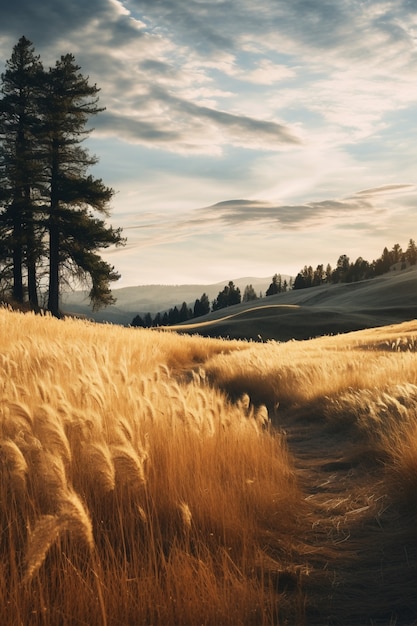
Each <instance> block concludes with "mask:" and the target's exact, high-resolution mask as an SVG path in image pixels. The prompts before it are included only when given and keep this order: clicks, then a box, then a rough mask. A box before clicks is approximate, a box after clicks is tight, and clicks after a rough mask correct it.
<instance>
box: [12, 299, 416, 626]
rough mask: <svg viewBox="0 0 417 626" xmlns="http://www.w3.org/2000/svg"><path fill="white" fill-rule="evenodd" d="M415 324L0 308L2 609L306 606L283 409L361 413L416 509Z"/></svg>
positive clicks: (49, 614) (300, 521) (308, 413)
mask: <svg viewBox="0 0 417 626" xmlns="http://www.w3.org/2000/svg"><path fill="white" fill-rule="evenodd" d="M416 338H417V323H416V322H410V323H407V324H403V325H400V326H395V327H386V328H381V329H375V330H372V331H361V332H358V333H352V334H349V335H343V336H337V337H323V338H321V339H316V340H312V341H308V342H290V343H288V344H280V343H275V342H270V343H266V344H253V343H248V342H237V341H234V342H231V341H223V340H214V339H207V338H202V337H198V336H193V337H188V336H179V335H176V334H173V333H165V332H158V331H151V330H142V329H140V330H137V329H125V328H121V327H114V326H106V325H95V324H90V323H87V322H82V321H76V320H72V319H67V320H65V321H58V320H55V319H53V318H51V317H40V316H34V315H32V314H21V313H12V312H10V311H8V310H0V345H1V352H0V390H1V395H0V399H1V401H0V439H1V443H0V445H1V457H0V458H1V461H0V463H1V472H2V481H1V487H0V519H1V533H2V534H1V538H0V552H1V560H0V622H1V624H4V625H5V626H9V625H10V626H11V625H12V624H13V625H15V624H21V625H24V626H26V625H28V624H31V625H34V626H38V625H41V624H42V625H45V626H49V625H50V626H52V625H54V626H55V625H56V624H77V623H84V624H89V625H91V626H94V625H95V624H97V625H99V624H109V625H110V624H114V625H116V624H118V625H120V624H135V625H138V626H140V625H142V624H143V625H145V624H154V625H159V626H165V625H166V626H174V625H175V626H179V625H184V626H185V625H187V626H188V625H190V626H191V625H194V624H202V625H213V626H214V625H216V626H217V625H218V624H224V625H230V626H235V625H236V626H237V625H242V626H243V625H247V624H248V625H250V624H253V625H256V626H258V625H264V626H267V625H268V626H269V625H271V626H272V625H273V624H280V623H286V622H285V619H287V620H288V619H289V620H290V623H295V624H302V623H303V619H304V618H303V611H304V603H305V600H304V599H303V598H304V596H303V593H304V592H303V590H302V587H301V586H300V580H301V578H300V577H301V576H302V575H304V574H305V575H306V576H308V567H307V564H306V562H305V560H303V558H304V557H303V550H304V553H305V552H306V550H307V549H306V548H304V547H303V545H304V542H305V537H306V533H307V532H308V529H309V527H311V525H312V524H313V523H314V515H315V513H314V512H313V510H312V509H311V505H310V503H309V500H308V498H307V499H306V497H305V496H306V494H305V493H303V487H302V485H301V484H299V482H298V479H297V472H296V469H295V467H294V461H293V458H292V456H291V454H290V453H289V451H288V448H287V442H286V438H285V434H284V432H282V431H281V430H280V428H279V419H280V415H281V414H283V415H284V414H286V415H292V414H293V415H294V416H297V419H299V418H300V416H301V418H302V419H304V420H307V422H308V421H309V420H310V421H311V422H314V423H317V422H320V421H322V422H323V423H324V424H326V425H327V426H329V427H333V428H336V429H337V428H340V427H343V428H350V429H353V430H354V432H355V433H358V434H359V435H360V436H361V437H363V438H364V440H366V442H367V443H366V445H367V446H368V447H371V448H372V450H373V451H374V455H375V458H378V459H379V461H380V462H381V464H383V465H381V467H383V468H384V469H383V472H382V473H381V476H382V478H381V480H382V481H383V482H382V487H381V488H382V489H385V492H386V493H387V494H390V497H391V498H392V501H393V502H396V503H397V504H398V506H400V507H408V508H410V507H411V508H413V507H415V505H416V496H415V494H416V493H417V463H416V458H417V409H416V407H417V363H416V345H417V339H416ZM275 425H277V426H278V428H275ZM379 461H378V462H379ZM285 581H290V583H291V584H292V586H293V593H291V594H289V593H288V590H287V589H286V584H284V582H285Z"/></svg>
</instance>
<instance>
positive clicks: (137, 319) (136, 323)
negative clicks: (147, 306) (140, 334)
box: [130, 314, 145, 328]
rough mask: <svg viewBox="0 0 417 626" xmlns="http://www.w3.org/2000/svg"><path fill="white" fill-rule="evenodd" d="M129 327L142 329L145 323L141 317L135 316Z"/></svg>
mask: <svg viewBox="0 0 417 626" xmlns="http://www.w3.org/2000/svg"><path fill="white" fill-rule="evenodd" d="M130 325H131V326H134V327H142V328H143V327H144V326H145V322H144V320H143V319H142V318H141V316H140V315H139V314H138V315H135V317H134V318H133V320H132V321H131V323H130Z"/></svg>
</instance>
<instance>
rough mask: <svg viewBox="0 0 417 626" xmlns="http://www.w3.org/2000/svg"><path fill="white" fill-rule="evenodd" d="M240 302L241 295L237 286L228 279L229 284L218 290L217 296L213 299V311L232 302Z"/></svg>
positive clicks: (230, 304)
mask: <svg viewBox="0 0 417 626" xmlns="http://www.w3.org/2000/svg"><path fill="white" fill-rule="evenodd" d="M240 302H241V295H240V289H239V287H235V285H234V283H233V281H232V280H231V281H229V284H228V285H226V286H225V287H224V289H223V290H222V291H220V292H219V295H218V296H217V298H216V299H215V300H214V301H213V311H217V310H218V309H223V308H225V307H228V306H233V305H234V304H239V303H240Z"/></svg>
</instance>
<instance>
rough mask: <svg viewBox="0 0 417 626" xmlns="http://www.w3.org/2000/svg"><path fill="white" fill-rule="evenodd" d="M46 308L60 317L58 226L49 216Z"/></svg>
mask: <svg viewBox="0 0 417 626" xmlns="http://www.w3.org/2000/svg"><path fill="white" fill-rule="evenodd" d="M48 310H49V311H50V313H52V315H54V316H55V317H61V313H60V311H59V228H58V225H57V224H55V223H54V220H53V217H51V224H50V227H49V294H48Z"/></svg>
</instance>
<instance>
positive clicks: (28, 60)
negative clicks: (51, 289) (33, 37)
mask: <svg viewBox="0 0 417 626" xmlns="http://www.w3.org/2000/svg"><path fill="white" fill-rule="evenodd" d="M6 68H7V69H6V71H5V73H4V74H2V75H1V80H2V86H1V96H2V97H1V100H0V202H1V203H2V205H3V212H2V213H1V215H0V229H1V234H0V236H1V238H2V241H3V250H2V253H3V255H5V256H4V257H3V261H6V259H7V257H9V256H10V257H11V259H12V283H13V286H12V295H13V298H14V299H15V300H16V301H18V302H23V299H24V281H23V266H24V265H25V266H26V272H27V287H28V297H29V302H30V304H31V305H32V307H33V308H34V309H37V308H38V293H37V279H36V263H37V260H38V258H39V257H40V255H41V250H42V243H41V239H42V238H41V235H40V234H39V232H38V225H39V224H38V216H39V213H38V212H39V198H40V190H41V187H42V178H43V176H42V174H43V160H42V155H41V152H40V147H39V143H38V140H37V135H38V133H39V126H40V121H39V118H40V113H39V102H40V94H41V85H42V77H43V76H44V73H43V68H42V64H41V62H40V60H39V56H35V53H34V48H33V44H32V43H31V42H30V41H29V40H28V39H26V38H25V37H21V38H20V39H19V41H18V43H17V44H16V45H15V46H14V48H13V52H12V56H11V58H10V59H9V60H8V61H7V62H6Z"/></svg>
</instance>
